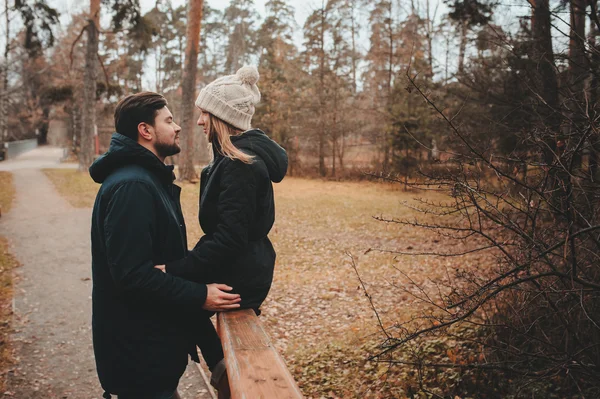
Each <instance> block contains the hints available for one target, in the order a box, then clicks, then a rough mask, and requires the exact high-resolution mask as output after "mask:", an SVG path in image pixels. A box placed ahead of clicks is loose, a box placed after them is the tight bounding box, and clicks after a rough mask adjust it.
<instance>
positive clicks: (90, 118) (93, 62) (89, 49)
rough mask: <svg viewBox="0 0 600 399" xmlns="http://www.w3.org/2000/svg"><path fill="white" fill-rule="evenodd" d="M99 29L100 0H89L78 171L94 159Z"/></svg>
mask: <svg viewBox="0 0 600 399" xmlns="http://www.w3.org/2000/svg"><path fill="white" fill-rule="evenodd" d="M99 27H100V0H90V14H89V18H88V24H87V26H86V28H85V31H86V32H87V45H86V51H85V72H84V84H83V105H82V118H81V140H80V148H79V170H81V171H85V170H87V168H88V167H89V166H90V165H91V164H92V161H93V159H94V134H96V83H97V79H98V31H99Z"/></svg>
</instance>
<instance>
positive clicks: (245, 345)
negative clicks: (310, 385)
mask: <svg viewBox="0 0 600 399" xmlns="http://www.w3.org/2000/svg"><path fill="white" fill-rule="evenodd" d="M217 327H218V331H219V336H220V337H221V343H222V344H223V352H224V353H225V364H226V366H227V375H228V378H229V385H230V388H231V398H232V399H300V398H303V396H302V392H300V389H299V388H298V385H297V384H296V381H294V377H292V375H291V374H290V372H289V370H288V368H287V366H286V365H285V362H284V361H283V359H282V358H281V356H280V355H279V353H278V352H277V349H275V347H273V344H272V343H271V340H270V338H269V336H268V335H267V333H266V332H265V330H264V328H263V327H262V324H261V322H260V320H258V317H256V314H255V313H254V311H253V310H251V309H245V310H236V311H233V312H224V313H219V314H218V316H217Z"/></svg>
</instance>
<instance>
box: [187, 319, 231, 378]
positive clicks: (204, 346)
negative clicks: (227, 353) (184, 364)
mask: <svg viewBox="0 0 600 399" xmlns="http://www.w3.org/2000/svg"><path fill="white" fill-rule="evenodd" d="M194 328H195V332H194V336H195V337H196V345H197V346H198V348H200V351H201V352H202V357H203V358H204V361H205V362H206V365H207V366H208V368H209V369H210V371H213V369H214V367H215V366H216V365H217V363H219V362H220V361H221V359H223V357H224V355H223V347H222V346H221V340H220V339H219V335H218V334H217V330H215V326H213V324H212V322H211V321H210V318H209V317H199V318H198V319H197V323H196V325H195V327H194Z"/></svg>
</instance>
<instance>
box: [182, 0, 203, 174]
mask: <svg viewBox="0 0 600 399" xmlns="http://www.w3.org/2000/svg"><path fill="white" fill-rule="evenodd" d="M202 4H203V0H190V2H189V3H188V25H187V32H186V37H187V42H186V49H185V67H184V70H183V80H182V82H181V91H182V96H181V97H182V111H183V115H182V123H181V127H182V134H183V140H181V156H180V158H179V179H180V180H196V179H197V178H198V176H197V175H196V170H195V169H194V162H193V151H194V132H195V130H196V129H195V128H194V126H195V123H194V122H195V120H194V101H195V99H196V71H197V69H198V68H197V65H198V50H199V47H200V26H201V22H202Z"/></svg>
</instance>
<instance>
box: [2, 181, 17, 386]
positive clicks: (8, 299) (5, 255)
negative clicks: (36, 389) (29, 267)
mask: <svg viewBox="0 0 600 399" xmlns="http://www.w3.org/2000/svg"><path fill="white" fill-rule="evenodd" d="M14 197H15V188H14V185H13V182H12V175H11V174H10V173H8V172H0V209H1V210H2V212H4V213H6V212H8V211H9V210H10V209H11V206H12V202H13V200H14ZM17 266H18V262H17V260H16V259H15V258H14V257H13V256H12V255H11V254H10V252H9V245H8V242H7V240H6V239H5V238H4V237H2V236H0V371H1V373H0V392H4V385H5V382H6V371H7V370H8V369H9V368H10V366H11V364H12V356H11V352H10V346H9V335H10V320H11V317H12V296H13V291H12V286H13V278H12V269H14V268H15V267H17Z"/></svg>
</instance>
